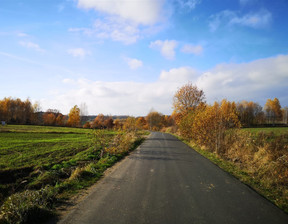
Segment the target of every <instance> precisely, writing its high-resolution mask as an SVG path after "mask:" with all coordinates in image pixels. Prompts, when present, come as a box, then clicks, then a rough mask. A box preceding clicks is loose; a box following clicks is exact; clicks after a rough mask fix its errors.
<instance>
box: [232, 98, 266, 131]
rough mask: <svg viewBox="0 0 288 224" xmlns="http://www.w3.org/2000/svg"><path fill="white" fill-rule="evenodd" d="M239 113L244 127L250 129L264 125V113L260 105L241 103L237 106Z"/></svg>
mask: <svg viewBox="0 0 288 224" xmlns="http://www.w3.org/2000/svg"><path fill="white" fill-rule="evenodd" d="M237 113H238V115H239V119H240V122H241V124H242V125H243V126H246V127H249V126H253V125H257V124H261V123H263V116H264V113H263V111H262V107H261V106H260V105H259V104H258V103H254V102H252V101H251V102H247V101H241V102H240V103H238V104H237Z"/></svg>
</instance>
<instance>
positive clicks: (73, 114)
mask: <svg viewBox="0 0 288 224" xmlns="http://www.w3.org/2000/svg"><path fill="white" fill-rule="evenodd" d="M67 124H68V125H69V126H71V127H77V126H79V125H80V109H79V107H78V106H77V105H75V106H74V107H72V108H71V110H70V112H69V115H68V122H67Z"/></svg>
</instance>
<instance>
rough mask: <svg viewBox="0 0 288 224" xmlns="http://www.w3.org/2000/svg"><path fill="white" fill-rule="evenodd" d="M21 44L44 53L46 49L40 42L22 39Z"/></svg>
mask: <svg viewBox="0 0 288 224" xmlns="http://www.w3.org/2000/svg"><path fill="white" fill-rule="evenodd" d="M19 44H20V45H21V46H23V47H25V48H29V49H33V50H35V51H38V52H41V53H44V52H45V50H44V49H42V48H41V47H40V46H39V45H38V44H35V43H33V42H29V41H20V42H19Z"/></svg>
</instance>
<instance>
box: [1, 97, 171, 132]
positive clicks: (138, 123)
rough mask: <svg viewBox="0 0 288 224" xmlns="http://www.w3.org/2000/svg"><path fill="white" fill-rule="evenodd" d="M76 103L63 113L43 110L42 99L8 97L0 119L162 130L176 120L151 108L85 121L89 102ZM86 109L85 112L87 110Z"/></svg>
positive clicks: (34, 123) (2, 107)
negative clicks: (145, 112)
mask: <svg viewBox="0 0 288 224" xmlns="http://www.w3.org/2000/svg"><path fill="white" fill-rule="evenodd" d="M80 107H81V106H80ZM80 107H79V106H77V105H75V106H73V107H72V108H71V109H70V111H69V114H68V115H64V114H62V113H61V112H60V111H59V110H57V109H48V110H46V111H45V112H43V111H41V107H40V104H39V103H38V102H36V103H34V104H32V102H31V101H30V100H29V99H26V100H25V101H22V100H21V99H19V98H16V99H14V98H11V97H8V98H6V97H5V98H4V99H3V100H0V121H3V122H5V123H7V124H32V125H47V126H62V127H63V126H68V127H83V128H92V129H117V130H119V129H124V130H142V129H146V130H148V129H149V130H154V131H159V130H161V129H162V128H164V127H169V126H172V125H173V124H174V119H173V117H172V116H168V115H163V114H161V113H159V112H157V111H151V112H150V113H149V114H148V115H147V116H144V117H137V118H136V117H131V116H130V117H127V118H125V119H123V118H122V119H119V118H116V119H113V118H112V116H108V115H106V116H105V115H103V114H98V115H97V116H96V118H95V119H93V120H92V121H85V115H86V113H87V111H85V110H87V108H86V106H85V107H84V109H81V108H80ZM83 111H84V112H85V113H84V112H83Z"/></svg>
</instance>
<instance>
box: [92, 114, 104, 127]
mask: <svg viewBox="0 0 288 224" xmlns="http://www.w3.org/2000/svg"><path fill="white" fill-rule="evenodd" d="M104 121H105V116H104V115H103V114H98V115H97V117H96V118H95V119H94V120H93V121H92V123H91V127H92V128H97V129H102V128H104Z"/></svg>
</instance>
